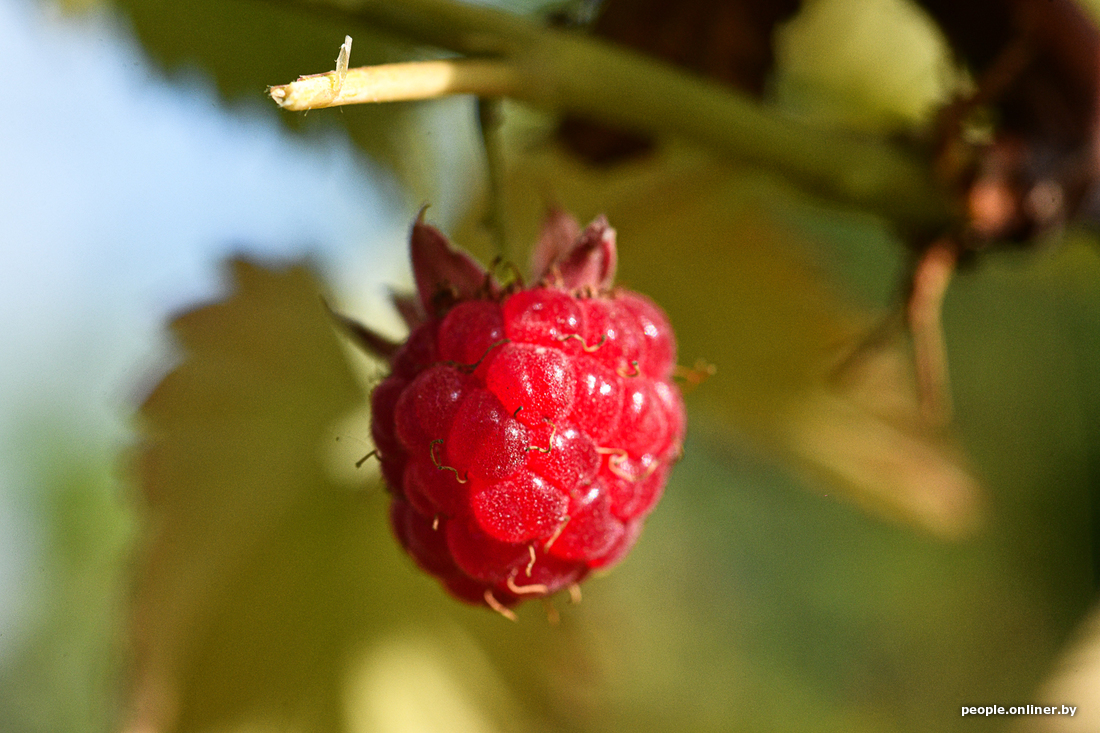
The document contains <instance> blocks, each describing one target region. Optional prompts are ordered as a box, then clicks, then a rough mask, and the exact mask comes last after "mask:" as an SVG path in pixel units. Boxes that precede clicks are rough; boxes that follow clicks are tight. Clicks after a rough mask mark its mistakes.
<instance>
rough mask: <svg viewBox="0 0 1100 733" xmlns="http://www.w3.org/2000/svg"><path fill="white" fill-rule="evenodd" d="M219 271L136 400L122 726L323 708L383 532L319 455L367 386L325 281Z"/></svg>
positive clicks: (360, 616)
mask: <svg viewBox="0 0 1100 733" xmlns="http://www.w3.org/2000/svg"><path fill="white" fill-rule="evenodd" d="M232 274H233V282H234V288H235V291H234V292H233V294H232V295H231V296H230V297H228V298H227V299H226V300H224V301H221V302H218V303H214V304H212V305H207V306H204V307H201V308H198V309H196V310H193V311H190V312H188V313H186V314H184V315H182V316H180V317H179V318H177V319H176V320H175V321H174V322H173V323H172V330H173V332H174V333H175V335H176V337H177V338H178V340H179V343H180V346H181V348H182V351H183V358H182V361H181V363H180V364H179V365H178V366H177V367H176V368H175V369H173V370H172V371H171V372H170V373H169V374H168V375H167V376H165V378H164V379H163V381H162V382H161V383H160V384H159V385H158V386H157V387H156V389H155V390H154V391H153V392H152V394H150V395H149V397H148V399H147V400H146V401H145V403H144V405H143V406H142V410H141V417H142V418H143V422H144V423H145V426H144V427H145V430H144V433H145V442H144V444H143V446H142V448H141V451H140V460H139V469H140V481H141V488H142V491H143V493H144V500H145V507H144V509H145V512H144V514H145V525H144V530H145V538H144V539H145V544H144V553H143V557H142V564H141V568H140V574H139V580H138V588H137V595H136V599H135V605H134V614H133V627H132V643H133V647H134V653H135V669H134V680H135V687H134V697H133V700H132V705H131V710H132V711H133V719H132V720H131V725H132V726H133V727H134V728H135V729H142V730H144V728H142V727H141V726H143V725H144V726H149V728H148V729H150V730H158V731H173V730H200V729H204V728H205V727H208V726H210V725H212V724H214V723H217V722H219V721H225V720H233V719H235V718H238V717H240V716H242V715H244V713H245V712H246V711H252V712H255V711H257V710H260V711H263V715H264V717H265V718H271V717H275V718H278V719H283V720H284V722H285V721H286V720H295V719H300V720H306V721H314V722H316V721H319V720H324V719H327V718H331V717H333V716H334V715H335V713H333V710H334V709H335V707H334V706H335V703H334V699H335V697H336V695H335V693H334V689H335V687H336V685H337V682H338V678H339V671H340V670H341V669H342V661H341V660H342V659H343V655H344V654H346V653H347V651H348V649H349V648H350V647H351V646H353V642H354V640H355V639H357V638H359V637H360V636H361V635H362V634H363V633H364V632H365V628H366V626H367V621H368V619H367V617H366V615H365V613H366V612H365V609H368V608H370V607H371V605H372V604H370V603H368V600H367V597H368V596H369V595H370V593H371V591H370V588H371V587H372V584H373V583H375V582H376V579H375V578H372V575H373V573H374V569H373V568H372V556H374V555H376V554H377V547H376V545H377V542H378V537H379V535H380V534H382V536H384V533H379V532H377V531H374V532H371V531H369V530H367V527H368V526H370V525H372V524H373V525H375V527H376V526H377V524H378V523H377V522H370V521H365V519H364V518H365V516H366V515H365V514H364V512H367V511H372V510H373V509H374V508H373V507H372V506H371V504H372V502H365V501H363V498H362V497H361V496H356V495H354V494H353V493H351V492H349V491H346V490H345V489H343V488H341V487H339V486H338V485H337V484H336V483H335V482H334V481H332V480H331V479H330V478H328V474H327V473H326V470H325V466H324V453H325V450H324V449H325V448H326V447H327V446H328V445H329V444H330V443H331V442H332V441H333V439H334V438H333V433H332V426H333V424H334V423H335V421H336V420H337V419H338V418H340V417H341V416H343V415H345V414H346V413H347V412H348V411H349V410H350V409H352V408H354V407H356V406H358V405H359V404H360V403H361V402H362V401H363V399H364V395H363V391H362V390H361V389H360V387H359V385H358V384H357V382H356V380H355V378H354V375H353V373H352V371H351V369H350V367H349V365H348V362H347V361H346V358H345V354H344V353H343V352H342V350H341V345H340V343H339V341H338V340H337V335H336V332H335V330H334V326H333V323H332V321H331V318H330V316H329V314H328V312H327V310H326V309H325V307H324V305H323V303H322V300H321V293H322V288H321V287H320V286H319V285H318V283H317V281H316V279H315V277H314V275H313V274H312V273H311V271H310V270H309V269H308V268H307V267H306V266H304V265H294V266H291V267H286V268H282V269H278V270H268V269H265V268H263V267H260V266H258V265H255V264H251V263H249V262H246V261H243V260H237V261H234V262H233V263H232ZM363 429H364V430H365V427H364V428H363ZM385 539H386V540H387V541H388V539H389V538H388V537H385Z"/></svg>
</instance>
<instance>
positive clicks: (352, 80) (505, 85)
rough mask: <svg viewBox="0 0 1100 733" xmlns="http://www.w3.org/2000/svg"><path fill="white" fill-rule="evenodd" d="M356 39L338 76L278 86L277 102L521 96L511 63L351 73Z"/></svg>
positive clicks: (314, 104)
mask: <svg viewBox="0 0 1100 733" xmlns="http://www.w3.org/2000/svg"><path fill="white" fill-rule="evenodd" d="M350 53H351V37H350V36H348V38H347V40H346V41H345V42H344V45H343V46H341V47H340V58H338V59H337V60H336V71H330V72H328V73H326V74H314V75H311V76H303V77H300V78H299V79H298V80H297V81H293V82H291V83H290V84H281V85H279V86H273V87H271V89H269V90H268V93H269V94H270V95H271V98H272V99H273V100H274V101H275V102H276V103H277V104H278V105H279V106H280V107H282V108H283V109H288V110H292V111H304V110H309V109H323V108H325V107H337V106H340V105H345V104H367V103H371V102H401V101H410V100H417V99H433V98H435V97H443V96H447V95H451V94H475V95H477V96H479V97H501V96H509V95H513V94H514V93H515V90H516V87H517V84H518V81H517V74H516V71H515V69H514V68H513V66H512V65H511V64H509V63H508V62H505V61H496V60H493V61H488V60H475V59H442V60H437V61H412V62H408V63H401V64H382V65H380V66H362V67H359V68H356V69H349V68H347V59H348V56H349V55H350Z"/></svg>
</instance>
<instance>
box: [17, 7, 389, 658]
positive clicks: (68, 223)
mask: <svg viewBox="0 0 1100 733" xmlns="http://www.w3.org/2000/svg"><path fill="white" fill-rule="evenodd" d="M339 40H340V39H337V42H336V45H338V42H339ZM336 45H334V49H335V47H336ZM0 68H2V69H3V70H4V76H5V98H6V101H5V111H4V113H3V114H2V115H0V140H2V141H3V143H2V144H0V181H2V183H0V192H2V195H0V221H2V222H3V230H2V231H3V234H2V235H0V254H2V262H3V266H2V267H0V314H2V315H3V317H2V318H0V343H2V344H3V349H2V351H3V354H4V358H2V359H0V405H2V406H3V408H2V409H0V652H2V651H3V648H4V647H5V646H6V645H7V644H8V643H11V641H12V634H10V633H9V634H5V633H4V631H5V629H7V630H9V631H10V630H11V626H10V624H11V623H12V622H13V619H14V618H16V616H17V615H18V609H17V607H16V605H15V604H17V603H18V602H19V599H20V598H22V597H23V596H24V594H22V593H15V592H10V590H9V589H11V588H12V587H13V586H15V587H16V588H19V587H20V586H24V585H25V582H26V581H27V580H28V579H29V578H28V576H27V573H28V572H30V571H29V570H28V568H30V567H31V566H32V565H33V558H34V556H35V552H36V546H37V541H36V534H35V521H34V516H33V510H32V509H31V506H32V505H33V502H32V501H30V500H29V499H28V495H29V494H30V493H31V492H32V491H33V485H32V479H31V476H32V467H31V465H30V461H31V459H30V458H29V457H28V455H27V450H26V445H27V444H26V440H27V438H26V436H25V435H24V433H26V430H27V425H28V422H29V421H32V419H33V418H36V417H38V416H47V417H48V418H50V419H53V420H54V421H60V422H61V423H63V424H64V425H65V426H66V427H69V428H71V429H72V430H73V431H74V432H75V433H78V434H80V435H82V436H85V435H86V436H94V437H93V438H90V439H92V440H100V441H102V444H101V445H100V446H99V449H105V450H110V449H111V448H112V446H113V445H115V444H118V445H121V444H123V443H124V442H125V441H126V440H127V439H128V435H127V420H128V418H129V415H130V414H131V412H132V408H133V405H134V403H135V401H136V399H137V397H138V394H137V393H138V391H139V389H140V385H141V384H143V383H144V382H147V381H148V377H149V375H150V374H152V373H155V371H156V369H157V368H158V365H159V364H160V363H161V360H162V359H163V356H164V354H165V348H166V340H165V338H164V335H163V333H162V330H161V329H162V326H163V323H164V320H165V318H166V317H167V316H168V315H169V314H170V313H171V312H173V311H175V310H177V309H179V308H180V307H183V306H185V305H187V304H188V303H191V302H193V301H195V300H196V299H199V298H204V297H208V296H210V295H212V294H213V293H215V292H217V289H218V285H219V267H218V262H219V259H220V258H221V256H222V255H224V254H226V253H227V252H229V251H233V252H237V251H241V250H242V249H243V250H245V251H249V252H253V253H257V254H268V255H287V256H292V255H302V254H306V253H310V254H313V255H314V256H316V257H317V258H318V259H319V260H320V261H321V262H322V264H324V265H326V266H327V267H328V268H329V269H330V270H331V271H332V272H334V273H339V275H338V278H337V279H338V283H337V285H338V286H343V287H344V288H345V289H347V288H349V287H351V286H352V285H353V284H354V285H355V286H356V287H357V288H360V291H359V292H360V293H361V294H363V295H365V296H366V298H367V299H368V300H369V299H371V298H373V299H376V300H379V299H380V298H381V297H382V296H381V293H382V288H383V284H384V283H387V282H393V281H394V280H400V279H404V278H405V277H407V275H405V270H406V265H405V263H404V259H405V256H406V255H405V250H404V247H403V241H404V237H405V232H406V231H407V226H408V223H409V222H408V212H406V211H405V210H404V209H405V204H403V203H402V202H401V201H400V195H399V193H398V191H397V189H396V187H395V184H394V183H393V182H392V181H389V180H388V179H386V178H385V176H384V175H383V174H382V173H380V172H379V171H377V170H375V169H372V167H371V166H370V164H369V162H368V161H367V160H366V159H365V158H363V156H361V155H359V154H358V153H357V152H356V151H355V150H354V149H353V147H352V146H351V144H350V143H349V142H348V141H347V140H346V138H344V137H343V136H342V135H341V134H339V133H337V132H332V133H329V134H328V135H327V136H314V137H313V138H310V139H304V138H302V137H300V136H296V135H293V134H291V133H290V132H288V131H286V130H284V129H283V128H282V127H281V126H280V124H279V120H278V117H279V115H280V114H282V113H280V112H279V111H278V110H276V109H274V107H273V105H269V104H267V103H266V100H265V99H263V98H262V95H260V94H258V95H257V100H256V102H255V104H252V105H247V106H245V107H241V106H239V105H237V106H234V107H233V108H232V109H230V108H227V107H226V106H225V105H223V104H222V103H221V102H220V101H219V100H218V98H217V95H216V93H215V91H214V89H213V87H212V85H211V84H210V83H209V82H207V81H205V80H203V79H202V78H201V77H199V76H197V75H196V76H193V77H191V78H190V79H184V80H180V79H173V80H171V81H169V80H166V79H165V78H164V77H163V76H161V75H160V73H159V71H158V70H157V69H156V68H154V67H153V66H152V65H151V64H150V62H149V61H147V60H146V59H145V58H144V56H143V54H142V52H141V50H140V48H139V47H138V46H137V44H136V43H135V42H134V41H133V40H132V39H131V37H130V36H129V34H128V32H127V30H126V28H125V25H124V24H123V23H121V22H120V21H119V20H118V19H116V18H112V17H110V16H108V15H105V14H92V15H90V16H81V17H79V18H73V17H64V16H61V15H59V14H58V13H57V12H56V10H54V9H53V8H52V7H50V6H49V4H47V3H34V2H30V0H0ZM55 424H56V423H55Z"/></svg>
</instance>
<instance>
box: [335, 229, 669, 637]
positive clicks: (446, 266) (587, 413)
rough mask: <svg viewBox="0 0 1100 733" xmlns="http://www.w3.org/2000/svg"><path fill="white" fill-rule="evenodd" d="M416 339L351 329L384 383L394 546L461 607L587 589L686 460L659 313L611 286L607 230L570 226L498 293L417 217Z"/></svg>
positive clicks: (665, 328) (503, 605)
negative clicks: (525, 275) (384, 367)
mask: <svg viewBox="0 0 1100 733" xmlns="http://www.w3.org/2000/svg"><path fill="white" fill-rule="evenodd" d="M411 250H412V265H413V272H414V276H415V280H416V286H417V290H418V293H417V297H415V298H396V299H395V301H396V305H397V307H398V309H399V311H400V312H401V314H402V316H403V317H404V318H405V320H406V322H408V324H409V327H410V330H411V332H410V334H409V337H408V340H407V341H406V342H405V343H404V344H402V345H397V344H392V343H389V342H387V341H385V340H384V339H382V338H381V337H379V336H377V335H376V334H374V333H373V332H371V331H369V330H368V329H366V328H364V327H363V326H360V325H359V324H355V323H353V322H351V321H347V320H346V319H343V320H344V322H345V324H346V325H347V326H348V327H349V329H350V330H351V332H352V334H353V335H354V336H356V337H357V338H358V340H359V341H360V343H361V344H362V345H363V346H365V347H366V348H367V349H368V350H370V351H371V352H372V353H374V354H376V355H380V356H383V357H384V358H386V359H388V361H389V362H390V364H391V365H392V370H393V371H392V373H391V374H390V376H389V377H387V378H386V379H385V380H383V381H382V382H381V383H380V384H378V386H377V387H375V389H374V391H373V393H372V395H371V406H372V422H371V431H372V435H373V438H374V443H375V446H376V448H377V453H378V456H379V458H380V460H381V464H382V473H383V475H384V477H385V481H386V484H387V486H388V488H389V491H390V493H391V494H392V497H393V501H392V505H391V520H392V524H393V529H394V533H395V534H396V536H397V539H398V541H399V542H400V543H401V545H402V546H403V547H404V548H405V550H406V551H408V553H409V554H410V555H411V556H412V558H413V559H414V560H415V561H416V563H417V564H418V565H419V566H420V567H421V568H422V569H424V570H425V571H426V572H428V573H430V574H431V575H433V576H435V577H436V578H438V579H439V580H440V582H442V583H443V585H444V586H445V587H446V588H447V590H449V591H450V592H451V594H453V595H454V596H456V597H457V598H459V599H461V600H463V601H467V602H470V603H474V604H482V605H487V606H490V607H492V608H494V609H496V610H498V611H501V612H504V613H506V615H507V614H508V611H507V609H508V607H509V606H512V605H515V604H516V603H518V602H519V601H521V600H523V599H526V598H536V597H541V596H546V595H549V594H552V593H555V592H557V591H559V590H561V589H563V588H566V587H568V586H571V585H573V584H575V583H579V582H580V581H581V580H583V579H584V578H585V577H586V576H587V575H588V574H589V573H590V572H592V571H593V570H598V569H604V568H609V567H611V566H612V565H614V564H615V563H617V562H618V561H619V560H621V559H622V558H623V557H624V556H625V555H626V553H627V552H628V551H629V550H630V548H631V547H632V546H633V545H634V542H635V541H636V540H637V539H638V535H639V533H640V532H641V529H642V524H643V522H644V520H645V517H646V515H647V514H648V513H649V512H650V510H652V509H653V506H654V505H655V504H656V503H657V500H658V499H659V498H660V496H661V493H662V491H663V490H664V485H665V481H666V479H667V477H668V473H669V470H670V469H671V467H672V465H673V463H675V461H676V460H677V458H678V457H679V455H680V452H681V446H682V444H683V438H684V429H685V413H684V406H683V402H682V400H681V396H680V392H679V389H678V388H677V387H676V385H675V384H674V383H673V382H672V381H671V376H672V371H673V368H674V364H675V357H676V346H675V342H674V339H673V334H672V328H671V326H670V325H669V322H668V319H667V317H666V316H665V314H664V313H663V312H662V311H661V310H660V309H659V308H658V307H657V306H656V305H654V304H653V303H652V302H651V301H650V300H648V299H647V298H645V297H644V296H642V295H639V294H637V293H634V292H631V291H629V290H625V289H621V288H615V287H613V285H612V284H613V280H614V275H615V265H616V250H615V232H614V230H613V229H611V227H610V226H608V224H607V222H606V220H604V219H603V218H602V217H601V218H599V219H597V220H596V221H594V222H593V223H592V224H590V225H589V226H588V227H587V228H586V229H584V230H583V231H580V230H579V227H578V226H577V224H576V222H575V221H573V219H571V218H570V217H568V216H566V215H564V214H561V213H552V214H551V215H550V217H549V218H548V222H547V225H546V227H545V228H544V231H543V234H542V237H541V238H540V241H539V243H538V245H537V247H536V249H535V252H534V257H533V263H534V269H535V277H534V284H533V285H532V286H530V287H528V288H523V287H521V286H519V285H516V284H513V285H510V286H508V287H502V286H501V285H500V284H499V283H498V282H497V281H496V280H495V279H494V278H493V277H492V275H491V274H490V273H488V272H487V271H486V270H485V269H484V268H482V267H481V266H480V265H478V264H477V263H476V262H474V261H473V260H472V259H470V258H469V257H468V256H467V255H466V254H464V253H462V252H460V251H457V250H455V249H454V248H453V247H452V246H451V245H450V243H449V242H448V241H447V239H446V238H445V237H444V236H443V235H442V234H441V233H440V232H439V231H437V230H436V229H434V228H432V227H430V226H428V225H426V224H424V223H423V221H422V220H418V221H417V222H416V223H415V224H414V225H413V230H412V237H411Z"/></svg>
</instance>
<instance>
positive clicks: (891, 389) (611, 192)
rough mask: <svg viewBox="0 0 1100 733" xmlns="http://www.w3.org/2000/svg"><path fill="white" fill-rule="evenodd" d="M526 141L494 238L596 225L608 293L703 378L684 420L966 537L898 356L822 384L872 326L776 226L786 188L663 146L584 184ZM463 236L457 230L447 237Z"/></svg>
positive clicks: (968, 514) (784, 226)
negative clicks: (550, 210) (603, 245)
mask: <svg viewBox="0 0 1100 733" xmlns="http://www.w3.org/2000/svg"><path fill="white" fill-rule="evenodd" d="M536 134H537V133H536V132H533V131H530V130H529V131H527V133H526V134H518V133H517V135H518V139H519V140H520V141H521V142H520V143H519V144H517V145H515V146H514V148H515V149H514V150H513V151H512V152H511V154H510V156H509V159H510V161H511V163H510V166H509V170H508V176H509V180H508V184H507V185H506V186H505V187H504V190H505V195H504V204H505V208H506V209H507V211H508V213H509V216H510V219H509V224H508V231H509V234H510V235H512V236H513V239H514V241H515V242H533V241H535V236H536V234H535V230H536V227H537V226H538V222H539V221H540V218H541V216H542V213H543V211H544V209H545V207H546V205H547V204H549V203H554V204H556V205H560V206H563V207H564V208H566V209H567V210H572V211H574V212H575V213H576V214H577V215H578V216H579V217H580V218H581V219H587V218H590V217H593V216H595V215H596V214H600V213H605V214H607V216H608V218H609V220H610V222H611V225H612V226H613V227H615V228H616V229H617V230H618V232H619V237H618V241H619V242H620V250H619V251H620V281H621V282H623V283H624V284H625V285H627V286H628V287H632V288H635V289H638V290H641V291H642V292H645V293H647V294H649V295H650V296H652V297H653V298H654V299H655V300H657V302H658V303H660V304H661V305H662V306H663V307H664V308H665V309H666V310H667V311H668V312H669V315H670V316H671V318H672V321H673V324H674V326H675V328H676V332H677V336H678V339H679V343H680V361H681V363H682V364H685V365H690V364H692V363H693V362H694V361H695V360H696V359H697V358H700V357H701V358H703V359H705V360H707V361H709V362H712V363H714V364H715V365H717V368H718V374H717V376H716V377H714V378H712V379H711V380H709V381H708V382H707V383H705V384H704V385H703V386H702V387H700V388H699V390H697V392H696V395H695V397H696V398H697V399H698V400H699V402H698V403H697V405H693V404H692V396H689V397H688V403H689V407H694V408H695V409H696V410H699V409H702V410H704V411H706V412H710V413H711V414H716V415H717V416H719V417H720V418H721V419H722V420H723V421H724V422H725V424H726V425H727V426H728V429H729V431H730V435H731V436H745V435H747V436H748V437H749V438H750V439H751V440H752V441H753V442H755V443H756V444H758V445H762V446H765V447H767V448H769V449H771V450H773V451H778V452H779V453H780V454H781V455H783V456H785V457H786V458H788V459H790V460H793V461H794V462H795V463H796V464H797V465H800V466H802V467H803V468H806V469H808V470H810V471H811V472H813V473H815V474H818V475H823V476H825V477H827V478H828V479H829V480H830V481H832V482H833V483H834V484H835V485H837V486H839V487H841V488H842V489H843V490H844V491H845V492H846V493H847V494H848V496H849V497H851V498H852V499H854V500H855V501H857V502H859V503H861V504H864V505H867V506H870V507H873V508H875V509H876V510H877V511H880V512H884V513H886V514H889V515H893V516H897V517H902V518H904V519H905V520H907V521H910V522H913V523H915V524H917V525H920V526H922V527H924V528H926V529H929V530H932V531H934V532H937V533H940V534H943V535H948V536H956V535H958V534H959V533H964V532H966V531H967V530H969V529H972V527H973V523H974V521H975V520H976V518H977V517H976V514H975V512H976V511H977V492H978V489H977V485H976V483H975V481H974V480H973V478H972V477H971V476H970V474H969V472H968V470H967V469H966V467H965V465H964V464H963V462H962V461H961V458H960V454H959V453H958V452H957V451H956V450H954V449H953V448H951V446H950V442H951V441H950V440H948V439H946V438H945V437H944V436H941V435H939V434H937V432H936V431H935V430H934V429H932V428H931V427H929V426H926V425H925V424H924V423H923V422H922V421H921V419H920V417H919V410H918V402H917V399H916V393H915V386H914V385H915V383H914V382H913V381H912V380H911V379H910V378H909V375H908V374H907V373H906V367H907V365H908V363H909V359H910V357H909V355H908V353H907V351H906V349H905V344H904V343H903V342H902V341H901V340H900V339H898V340H897V341H896V342H893V343H888V344H884V345H882V346H881V347H879V348H877V349H868V350H867V352H866V354H865V355H860V357H859V358H856V359H853V363H854V367H853V368H850V369H847V370H846V371H845V372H844V373H843V374H840V375H838V374H836V373H835V370H836V369H837V366H838V365H839V364H840V363H841V362H842V361H843V360H844V359H845V357H846V356H848V355H850V354H852V353H854V352H855V351H856V350H857V348H858V347H859V344H860V343H861V341H862V340H863V339H865V338H866V336H867V334H868V333H869V332H870V331H871V329H872V327H873V324H874V322H875V320H876V319H877V318H881V317H882V314H881V313H878V314H873V313H868V312H863V313H861V312H860V311H859V309H857V308H856V307H855V305H854V303H852V302H849V301H845V300H844V299H842V298H840V297H839V296H838V292H839V290H838V289H836V287H835V284H834V285H833V286H830V283H829V282H828V281H827V280H826V279H825V278H824V277H823V276H822V274H821V272H820V271H819V270H818V269H815V268H814V267H812V265H811V260H810V259H809V258H808V257H807V255H806V254H805V253H806V252H807V251H808V250H810V249H812V248H813V246H814V241H813V238H811V237H810V236H809V235H808V234H807V233H806V232H805V231H802V230H800V229H799V227H798V226H797V220H798V217H797V216H789V215H787V214H785V210H786V211H790V210H796V211H797V210H800V209H801V210H805V209H806V208H807V207H809V206H810V204H809V203H808V202H806V201H805V200H804V199H803V198H802V197H801V196H800V195H799V194H798V193H797V192H796V191H795V190H794V189H792V188H790V187H789V186H786V185H784V184H783V183H782V182H779V181H776V180H775V179H772V178H769V177H767V176H764V175H761V174H759V173H753V172H751V171H749V170H746V169H743V168H738V167H735V166H730V165H728V164H724V163H721V162H718V161H716V160H714V159H713V158H711V157H709V156H707V155H705V154H702V153H698V152H694V151H687V150H681V149H675V148H669V149H668V150H666V151H665V152H664V153H663V154H662V155H658V156H656V157H654V158H653V159H652V160H648V161H640V162H638V163H634V164H630V165H621V166H618V167H617V168H614V169H608V170H600V171H593V170H591V169H587V168H585V167H583V166H581V165H580V164H578V163H577V162H575V161H574V160H572V159H570V158H568V157H567V156H565V155H564V154H563V153H561V152H560V151H558V150H555V149H552V148H550V147H546V146H542V145H540V144H539V143H538V142H536V140H537V139H538V138H537V137H535V135H536ZM803 217H805V214H803ZM477 235H478V232H477V230H476V227H474V226H471V227H469V228H468V231H467V232H465V233H462V234H459V235H458V236H457V237H456V238H455V239H456V241H459V242H468V241H476V240H477ZM518 254H519V252H518V251H517V252H513V255H518ZM738 439H739V438H738Z"/></svg>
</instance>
